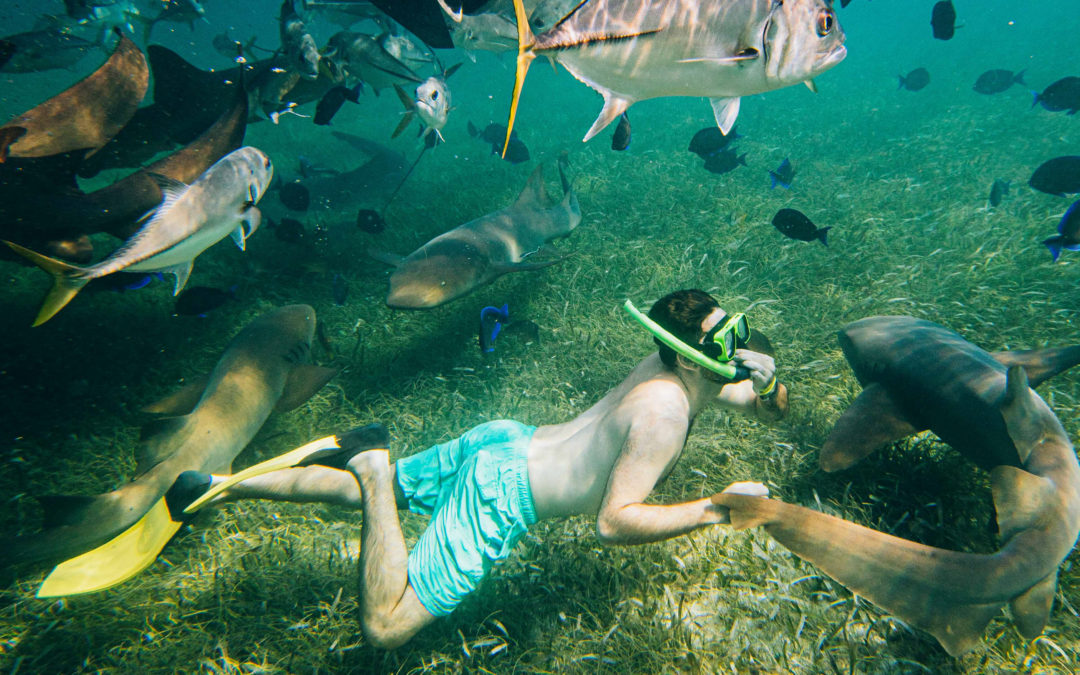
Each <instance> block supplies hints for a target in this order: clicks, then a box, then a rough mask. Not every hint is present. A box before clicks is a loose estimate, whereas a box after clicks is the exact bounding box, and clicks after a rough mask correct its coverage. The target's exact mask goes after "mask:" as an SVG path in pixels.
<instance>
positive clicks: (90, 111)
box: [0, 35, 150, 161]
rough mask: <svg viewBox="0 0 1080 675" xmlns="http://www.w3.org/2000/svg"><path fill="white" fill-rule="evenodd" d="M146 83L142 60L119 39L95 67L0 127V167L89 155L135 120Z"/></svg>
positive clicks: (147, 77)
mask: <svg viewBox="0 0 1080 675" xmlns="http://www.w3.org/2000/svg"><path fill="white" fill-rule="evenodd" d="M149 83H150V68H149V66H147V64H146V57H144V56H143V53H142V52H141V51H140V50H139V48H138V47H136V46H135V43H134V42H132V41H131V40H129V39H128V38H127V37H125V36H123V35H120V39H119V42H117V44H116V48H115V49H113V52H112V55H111V56H109V58H108V59H107V60H106V61H105V63H104V64H102V65H101V67H99V68H98V69H97V70H95V71H94V72H93V73H91V74H90V75H88V76H86V77H85V78H83V79H82V80H80V81H79V82H76V83H75V84H73V85H72V86H70V87H68V88H67V89H65V90H64V91H62V92H60V93H59V94H57V95H56V96H53V97H52V98H50V99H48V100H46V101H44V102H43V103H40V104H38V105H37V106H35V107H34V108H32V109H30V110H28V111H26V112H24V113H23V114H21V115H17V116H15V117H14V118H13V119H12V120H10V121H9V122H8V123H7V124H5V125H3V126H2V127H0V161H3V160H4V159H6V158H7V157H8V156H11V157H48V156H51V155H59V154H61V153H65V152H73V151H76V150H85V151H86V152H85V153H84V154H85V156H90V155H92V154H93V153H94V152H96V151H97V150H99V149H100V148H101V147H102V146H103V145H105V143H107V142H108V141H109V139H110V138H112V137H113V136H115V135H116V134H117V132H119V131H120V129H122V128H123V126H124V125H125V124H127V122H128V120H130V119H131V116H132V115H134V114H135V110H136V108H138V106H139V102H140V101H142V99H143V96H144V95H145V94H146V89H147V87H148V86H149Z"/></svg>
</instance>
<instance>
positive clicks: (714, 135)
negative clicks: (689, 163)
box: [687, 125, 742, 159]
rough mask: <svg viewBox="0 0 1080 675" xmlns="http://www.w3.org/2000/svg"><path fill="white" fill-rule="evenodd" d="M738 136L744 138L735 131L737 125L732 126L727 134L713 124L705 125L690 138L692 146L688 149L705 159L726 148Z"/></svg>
mask: <svg viewBox="0 0 1080 675" xmlns="http://www.w3.org/2000/svg"><path fill="white" fill-rule="evenodd" d="M736 138H742V136H740V135H739V134H738V133H737V132H736V131H735V127H732V128H731V131H729V132H728V133H727V135H726V136H725V135H724V132H723V131H720V128H719V127H717V126H716V125H713V126H711V127H705V128H704V129H702V130H701V131H699V132H697V133H696V134H694V137H693V138H691V139H690V147H689V148H687V149H688V150H689V151H690V152H692V153H694V154H695V155H697V156H698V157H700V158H702V159H705V158H706V157H708V156H710V155H715V154H716V153H718V152H720V151H721V150H723V149H724V148H726V147H727V146H728V145H729V144H730V143H731V142H732V141H733V140H735V139H736Z"/></svg>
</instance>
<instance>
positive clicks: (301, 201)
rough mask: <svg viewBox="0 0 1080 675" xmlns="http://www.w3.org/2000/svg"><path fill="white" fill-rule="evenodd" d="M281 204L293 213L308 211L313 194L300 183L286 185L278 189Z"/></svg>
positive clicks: (294, 182) (293, 182)
mask: <svg viewBox="0 0 1080 675" xmlns="http://www.w3.org/2000/svg"><path fill="white" fill-rule="evenodd" d="M278 197H279V198H280V199H281V203H282V204H284V205H285V206H286V207H287V208H289V209H292V210H293V211H307V210H308V207H309V206H311V192H309V191H308V189H307V188H306V187H304V185H303V184H302V183H300V182H299V181H295V180H294V181H292V182H290V183H284V184H283V185H282V186H281V188H280V189H278Z"/></svg>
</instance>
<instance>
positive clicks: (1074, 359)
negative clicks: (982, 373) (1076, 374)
mask: <svg viewBox="0 0 1080 675" xmlns="http://www.w3.org/2000/svg"><path fill="white" fill-rule="evenodd" d="M990 356H993V357H994V360H995V361H997V362H998V363H1000V364H1001V365H1003V366H1005V367H1006V368H1008V367H1010V366H1023V368H1024V373H1025V374H1026V375H1027V378H1028V386H1030V387H1031V388H1033V389H1034V388H1035V387H1038V386H1039V385H1040V384H1042V383H1043V382H1046V381H1047V380H1049V379H1050V378H1051V377H1053V376H1055V375H1057V374H1058V373H1061V372H1063V371H1066V370H1068V369H1069V368H1072V367H1073V366H1075V365H1076V364H1078V363H1080V345H1075V346H1072V347H1059V348H1057V349H1027V350H1022V351H1014V352H994V353H993V354H991V355H990Z"/></svg>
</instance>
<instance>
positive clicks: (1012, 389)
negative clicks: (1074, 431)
mask: <svg viewBox="0 0 1080 675" xmlns="http://www.w3.org/2000/svg"><path fill="white" fill-rule="evenodd" d="M1001 415H1002V416H1003V417H1004V418H1005V426H1006V427H1007V428H1008V430H1009V437H1010V438H1011V439H1012V442H1013V445H1015V446H1016V452H1017V453H1018V454H1019V456H1020V461H1021V462H1023V463H1026V462H1027V461H1028V456H1029V455H1030V454H1031V452H1032V450H1034V449H1036V448H1037V447H1038V446H1039V444H1041V443H1046V442H1054V440H1055V439H1060V440H1061V442H1063V443H1064V444H1065V445H1069V440H1068V435H1066V433H1065V430H1064V429H1062V427H1061V422H1060V421H1058V418H1057V417H1056V416H1054V414H1053V413H1052V412H1050V409H1049V408H1048V407H1047V406H1046V403H1044V402H1043V400H1042V399H1041V398H1039V395H1038V394H1036V393H1035V392H1034V391H1032V389H1031V388H1030V387H1029V386H1028V378H1027V375H1026V374H1025V371H1024V368H1023V367H1022V366H1018V365H1016V366H1009V372H1008V374H1007V376H1006V380H1005V395H1004V397H1003V399H1002V401H1001Z"/></svg>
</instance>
